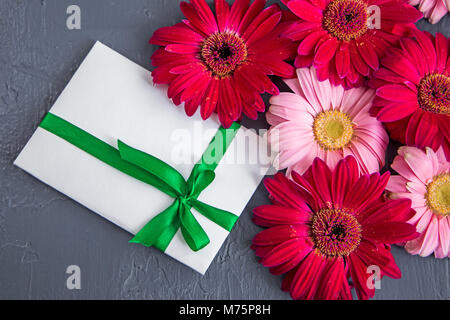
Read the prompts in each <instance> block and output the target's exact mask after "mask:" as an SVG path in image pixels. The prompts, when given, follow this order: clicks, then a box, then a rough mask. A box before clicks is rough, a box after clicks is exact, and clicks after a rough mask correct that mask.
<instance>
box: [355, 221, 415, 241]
mask: <svg viewBox="0 0 450 320" xmlns="http://www.w3.org/2000/svg"><path fill="white" fill-rule="evenodd" d="M418 235H419V234H418V233H417V232H416V227H415V226H412V225H410V224H408V223H405V222H397V221H393V222H386V223H374V224H368V225H364V227H363V231H362V236H363V237H364V238H365V239H368V240H372V241H375V242H379V243H387V244H394V243H401V242H406V241H409V240H412V239H415V238H417V236H418Z"/></svg>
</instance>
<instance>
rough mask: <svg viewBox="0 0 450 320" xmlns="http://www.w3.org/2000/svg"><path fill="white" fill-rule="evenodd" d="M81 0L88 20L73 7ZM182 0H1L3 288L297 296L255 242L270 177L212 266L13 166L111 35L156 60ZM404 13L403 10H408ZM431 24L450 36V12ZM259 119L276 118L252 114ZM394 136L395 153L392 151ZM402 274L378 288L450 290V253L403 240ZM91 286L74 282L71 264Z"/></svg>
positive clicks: (141, 57)
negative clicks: (256, 213) (416, 252)
mask: <svg viewBox="0 0 450 320" xmlns="http://www.w3.org/2000/svg"><path fill="white" fill-rule="evenodd" d="M71 4H78V5H79V6H80V7H81V17H82V26H81V27H82V28H81V30H68V29H67V28H66V18H67V15H66V9H67V7H68V6H69V5H71ZM178 5H179V0H145V1H144V0H127V1H119V0H115V1H113V0H96V1H91V0H77V1H73V0H1V1H0V298H20V299H27V298H31V299H49V298H50V299H54V298H69V299H70V298H74V299H79V298H85V299H94V298H101V299H139V298H145V299H247V298H251V299H286V298H289V296H288V294H286V293H284V292H282V291H281V290H280V284H281V277H276V276H272V275H270V274H269V272H268V270H267V269H265V268H263V267H262V266H260V265H259V264H258V263H257V259H256V258H255V255H254V254H253V252H252V250H250V248H249V247H250V242H251V239H252V237H253V236H254V235H255V234H256V233H257V232H258V231H259V230H260V229H259V228H258V227H257V226H255V225H254V224H253V223H252V222H251V220H250V215H251V208H253V207H255V206H257V205H261V204H265V203H268V200H267V194H266V192H265V190H264V188H263V187H262V185H261V186H260V187H259V189H258V190H257V192H256V193H255V195H254V196H253V198H252V199H251V201H250V203H249V204H248V206H247V209H246V210H245V212H244V213H243V214H242V216H241V218H240V219H239V221H238V223H237V225H236V227H235V228H234V229H233V231H232V233H231V234H230V236H229V238H228V239H227V241H226V242H225V244H224V246H223V247H222V249H221V250H220V252H219V254H218V255H217V257H216V259H215V260H214V262H213V264H212V265H211V267H210V268H209V270H208V272H207V274H206V275H205V276H203V277H202V276H200V275H199V274H197V273H195V272H194V271H192V270H190V269H189V268H187V267H185V266H183V265H182V264H180V263H178V262H176V261H175V260H172V259H171V258H169V257H167V256H165V255H164V254H162V253H160V252H159V251H157V250H154V249H147V248H144V247H140V246H136V245H132V244H128V240H129V238H130V235H129V234H127V233H126V232H124V231H122V230H120V229H119V228H117V227H115V226H114V225H113V224H112V223H109V222H107V221H106V220H104V219H102V218H101V217H99V216H97V215H95V214H93V213H91V212H90V211H89V210H87V209H85V208H84V207H82V206H80V205H79V204H77V203H75V202H74V201H72V200H70V199H68V198H67V197H65V196H63V195H61V194H60V193H58V192H56V191H55V190H53V189H51V188H50V187H48V186H46V185H45V184H43V183H40V182H39V181H37V180H36V179H34V178H32V177H31V176H29V175H28V174H26V173H25V172H23V171H21V170H20V169H18V168H16V167H14V166H13V165H12V162H13V160H14V159H15V157H16V156H17V155H18V154H19V152H20V150H21V148H23V146H24V145H25V143H26V141H27V140H28V139H29V138H30V136H31V134H32V133H33V131H34V130H35V128H36V127H37V125H38V123H39V121H40V119H41V118H42V117H43V115H44V114H45V113H46V111H47V110H48V109H49V108H50V106H51V105H52V104H53V102H54V101H55V99H56V98H57V97H58V95H59V94H60V92H61V91H62V89H63V88H64V86H65V85H66V84H67V82H68V81H69V79H70V78H71V76H72V75H73V73H74V71H75V70H76V68H77V67H78V65H79V64H80V62H81V61H82V59H83V58H84V56H85V55H86V53H87V52H88V50H89V49H90V47H91V46H92V45H93V43H94V42H95V40H100V41H102V42H104V43H105V44H106V45H108V46H110V47H112V48H113V49H115V50H117V51H118V52H120V53H121V54H123V55H125V56H127V57H129V58H130V59H132V60H133V61H135V62H137V63H139V64H140V65H142V66H144V67H146V68H149V69H151V65H150V59H149V58H150V55H151V54H152V52H153V51H154V50H155V47H154V46H151V45H149V44H148V38H149V37H150V36H151V34H152V33H153V31H154V30H156V29H157V28H159V27H162V26H167V25H172V24H174V23H176V22H178V21H179V20H180V19H181V18H182V15H181V12H180V11H179V9H178ZM399 14H401V13H399ZM419 27H420V28H421V29H426V30H429V31H431V32H436V31H440V32H442V33H444V34H445V35H446V36H447V37H448V36H449V35H450V17H448V16H447V18H446V19H444V20H442V21H441V22H440V23H439V24H437V25H434V26H432V25H430V24H428V23H427V22H425V21H421V22H420V23H419ZM244 124H245V125H246V126H248V127H254V128H265V127H267V123H266V122H265V120H264V119H263V117H260V119H259V120H258V121H248V120H244ZM394 154H395V148H394V146H391V147H390V150H389V156H388V158H389V159H390V160H392V157H393V155H394ZM393 252H394V255H395V258H396V260H397V262H398V265H399V266H400V268H401V269H402V271H403V278H402V279H401V280H392V279H388V278H387V279H386V280H383V281H382V286H381V290H378V291H377V293H376V299H398V298H399V299H449V298H450V294H449V290H450V289H449V283H450V281H449V261H448V259H446V260H435V259H434V258H432V257H428V258H420V257H413V256H410V255H408V254H406V253H405V252H404V251H403V250H402V249H400V248H394V249H393ZM73 264H74V265H79V266H80V267H81V276H82V279H81V286H82V287H81V290H68V289H67V288H66V278H67V276H68V275H66V273H65V271H66V268H67V266H69V265H73Z"/></svg>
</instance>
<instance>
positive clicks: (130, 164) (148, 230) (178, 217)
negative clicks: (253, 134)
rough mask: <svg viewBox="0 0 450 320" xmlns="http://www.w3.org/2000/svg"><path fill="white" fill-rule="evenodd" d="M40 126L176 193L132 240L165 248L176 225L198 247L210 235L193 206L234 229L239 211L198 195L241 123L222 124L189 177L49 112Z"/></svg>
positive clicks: (98, 157)
mask: <svg viewBox="0 0 450 320" xmlns="http://www.w3.org/2000/svg"><path fill="white" fill-rule="evenodd" d="M40 126H41V127H42V128H44V129H46V130H47V131H49V132H52V133H53V134H55V135H57V136H58V137H60V138H62V139H64V140H66V141H68V142H69V143H71V144H73V145H75V146H76V147H78V148H80V149H82V150H84V151H85V152H87V153H88V154H90V155H92V156H94V157H96V158H97V159H99V160H101V161H103V162H104V163H106V164H108V165H110V166H112V167H114V168H116V169H117V170H119V171H121V172H123V173H125V174H127V175H129V176H131V177H133V178H135V179H138V180H140V181H142V182H144V183H147V184H149V185H151V186H153V187H155V188H157V189H158V190H160V191H162V192H164V193H165V194H167V195H168V196H170V197H172V198H174V201H173V202H172V204H171V205H170V206H169V207H168V208H167V209H165V210H163V211H162V212H160V213H159V214H157V215H156V216H155V217H154V218H153V219H151V220H150V221H149V222H148V223H147V224H146V225H145V226H144V227H143V228H142V229H141V230H140V231H139V232H138V233H137V234H136V235H135V236H134V238H133V239H131V240H130V242H135V243H141V244H143V245H145V246H154V247H156V248H158V249H160V250H161V251H165V250H166V248H167V246H168V245H169V243H170V242H171V241H172V238H173V237H174V236H175V234H176V232H177V231H178V230H181V233H182V235H183V237H184V239H185V241H186V243H187V244H188V246H189V247H190V248H191V249H192V250H194V251H198V250H200V249H202V248H204V247H205V246H206V245H208V244H209V242H210V240H209V238H208V235H207V234H206V233H205V231H204V230H203V228H202V227H201V225H200V224H199V223H198V221H197V219H196V218H195V217H194V215H193V213H192V212H191V209H192V208H194V209H195V210H196V211H197V212H198V213H200V214H202V215H203V216H205V217H206V218H208V219H209V220H211V221H213V222H214V223H216V224H218V225H219V226H221V227H222V228H224V229H226V230H228V231H231V229H232V227H233V225H234V224H235V222H236V220H237V218H238V217H237V216H236V215H234V214H232V213H230V212H228V211H225V210H221V209H218V208H215V207H213V206H210V205H208V204H206V203H204V202H202V201H199V200H198V197H199V195H200V193H201V192H202V191H203V190H204V189H205V188H207V187H208V186H209V185H210V184H211V183H212V182H213V180H214V178H215V173H214V170H215V168H216V167H217V165H218V164H219V162H220V160H221V159H222V156H223V154H224V153H225V151H226V150H227V148H228V146H229V144H230V143H231V141H232V140H233V138H234V136H235V134H236V132H237V130H238V129H239V127H240V125H239V124H237V123H233V124H232V126H231V127H230V128H229V129H224V128H223V127H220V128H219V130H218V131H217V133H216V135H215V136H214V138H213V140H212V141H211V142H210V144H209V145H208V147H207V149H206V151H205V152H204V153H203V156H202V158H201V159H200V161H199V162H198V163H197V164H196V165H195V166H194V168H193V169H192V172H191V174H190V176H189V178H188V179H187V180H185V179H184V178H183V176H182V175H181V174H180V173H179V172H178V171H177V170H176V169H174V168H173V167H171V166H170V165H169V164H167V163H165V162H164V161H161V160H160V159H158V158H156V157H154V156H152V155H149V154H147V153H145V152H142V151H140V150H137V149H134V148H132V147H130V146H128V145H127V144H125V143H123V142H122V141H120V140H119V141H118V143H117V145H118V149H116V148H114V147H112V146H110V145H109V144H107V143H105V142H103V141H102V140H100V139H98V138H96V137H94V136H93V135H91V134H89V133H88V132H86V131H84V130H82V129H80V128H78V127H76V126H75V125H73V124H71V123H70V122H68V121H66V120H64V119H62V118H60V117H58V116H56V115H54V114H51V113H48V114H47V115H46V116H45V118H44V120H43V121H42V122H41V124H40Z"/></svg>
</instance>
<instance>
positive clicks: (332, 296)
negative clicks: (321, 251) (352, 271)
mask: <svg viewBox="0 0 450 320" xmlns="http://www.w3.org/2000/svg"><path fill="white" fill-rule="evenodd" d="M344 276H345V273H344V260H343V259H342V258H341V257H337V258H328V259H327V265H326V267H325V269H324V271H323V277H322V279H321V281H320V285H319V288H318V290H317V298H318V299H321V300H337V299H338V297H339V293H340V291H341V288H342V284H343V281H342V280H343V279H344Z"/></svg>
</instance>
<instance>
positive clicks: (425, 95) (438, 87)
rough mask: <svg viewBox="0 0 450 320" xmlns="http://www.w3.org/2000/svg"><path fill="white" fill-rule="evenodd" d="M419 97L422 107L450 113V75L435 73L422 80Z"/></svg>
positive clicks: (434, 111)
mask: <svg viewBox="0 0 450 320" xmlns="http://www.w3.org/2000/svg"><path fill="white" fill-rule="evenodd" d="M417 91H418V92H417V98H418V101H419V105H420V107H421V108H422V109H423V110H425V111H429V112H432V113H437V114H445V115H447V116H449V115H450V77H448V76H446V75H444V74H439V73H433V74H429V75H427V76H425V77H424V78H422V80H420V83H419V86H418V90H417Z"/></svg>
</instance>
